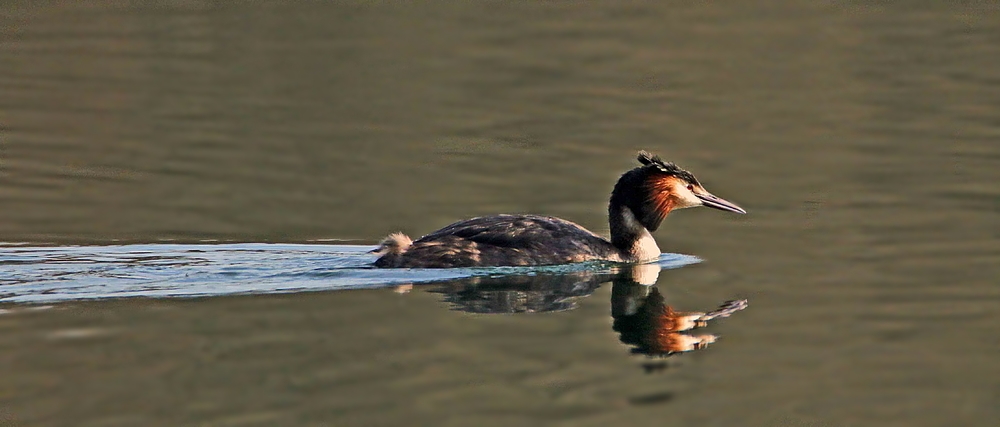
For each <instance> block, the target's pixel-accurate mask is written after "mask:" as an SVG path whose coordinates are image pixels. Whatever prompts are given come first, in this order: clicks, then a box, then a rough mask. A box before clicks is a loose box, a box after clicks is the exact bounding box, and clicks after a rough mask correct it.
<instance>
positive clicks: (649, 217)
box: [611, 151, 747, 231]
mask: <svg viewBox="0 0 1000 427" xmlns="http://www.w3.org/2000/svg"><path fill="white" fill-rule="evenodd" d="M639 163H642V166H640V167H637V168H635V169H632V170H630V171H628V172H626V173H625V174H624V175H622V177H621V178H620V179H619V180H618V183H617V184H615V189H614V191H613V192H612V193H611V206H612V207H614V206H624V207H627V208H629V209H630V210H631V211H632V215H634V216H635V218H636V219H637V220H638V221H639V222H640V223H642V225H643V226H644V227H646V229H647V230H649V231H656V229H657V228H658V227H659V226H660V222H662V221H663V218H664V217H666V216H667V214H668V213H670V211H672V210H674V209H683V208H692V207H695V206H708V207H710V208H715V209H720V210H724V211H728V212H734V213H739V214H745V213H747V211H745V210H743V208H741V207H739V206H737V205H736V204H734V203H731V202H728V201H726V200H723V199H721V198H718V197H716V196H714V195H713V194H712V193H709V192H708V190H705V187H703V186H702V185H701V183H700V182H698V179H697V178H695V177H694V175H693V174H691V172H688V171H686V170H684V169H681V168H680V167H678V166H677V165H675V164H673V163H670V162H664V161H663V160H661V159H660V157H659V156H654V155H652V154H649V153H648V152H646V151H640V152H639Z"/></svg>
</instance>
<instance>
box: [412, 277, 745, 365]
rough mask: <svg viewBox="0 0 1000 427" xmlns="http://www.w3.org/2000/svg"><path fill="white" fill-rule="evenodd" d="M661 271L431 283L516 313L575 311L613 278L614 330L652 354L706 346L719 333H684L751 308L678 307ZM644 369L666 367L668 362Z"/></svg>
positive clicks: (469, 305)
mask: <svg viewBox="0 0 1000 427" xmlns="http://www.w3.org/2000/svg"><path fill="white" fill-rule="evenodd" d="M659 272H660V266H659V265H657V264H638V265H627V266H624V265H619V266H613V267H611V268H604V269H600V268H595V269H594V270H586V271H574V272H569V273H561V274H557V273H545V274H537V273H536V274H531V275H527V274H521V275H504V276H492V277H469V278H463V279H457V280H450V281H445V282H439V283H436V284H428V285H429V286H431V287H432V290H431V292H436V293H441V294H444V299H445V301H447V302H449V303H451V304H452V307H453V309H455V310H460V311H466V312H470V313H505V314H511V313H538V312H550V311H561V310H571V309H573V308H575V307H576V304H577V301H579V300H580V299H582V298H584V297H587V296H589V295H590V294H592V293H593V292H594V291H595V290H597V289H598V288H599V287H600V286H601V285H602V284H604V283H607V282H608V281H611V282H612V283H613V286H612V288H611V315H612V317H613V318H614V323H613V326H612V329H614V331H615V332H618V334H619V339H620V340H621V342H623V343H625V344H628V345H630V346H632V350H631V351H632V353H636V354H645V355H649V356H669V355H671V354H675V353H680V352H686V351H692V350H697V349H701V348H705V346H707V345H708V344H711V343H713V342H715V340H716V339H718V337H717V336H715V335H711V334H704V335H689V334H685V333H683V332H684V331H688V330H691V329H695V328H700V327H704V326H706V325H707V324H708V322H709V321H711V320H714V319H718V318H721V317H728V316H729V315H731V314H733V313H735V312H737V311H740V310H743V309H745V308H746V307H747V300H734V301H727V302H726V303H724V304H723V305H722V306H720V307H719V308H718V309H716V310H713V311H710V312H707V313H703V312H678V311H674V309H673V308H672V307H670V306H668V305H666V304H665V302H664V298H663V295H661V294H660V291H659V290H658V289H657V288H656V286H655V285H654V283H656V281H657V278H658V277H659ZM435 285H436V286H435ZM410 288H412V285H406V287H405V288H404V291H408V290H409V289H410ZM397 291H400V289H397ZM645 367H646V368H647V369H663V368H665V367H666V365H664V364H662V363H660V364H654V365H646V366H645Z"/></svg>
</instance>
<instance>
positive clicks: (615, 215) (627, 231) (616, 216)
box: [608, 203, 660, 262]
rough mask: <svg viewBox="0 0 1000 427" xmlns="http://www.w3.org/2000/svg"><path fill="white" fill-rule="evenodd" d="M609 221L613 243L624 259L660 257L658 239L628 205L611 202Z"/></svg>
mask: <svg viewBox="0 0 1000 427" xmlns="http://www.w3.org/2000/svg"><path fill="white" fill-rule="evenodd" d="M608 222H609V225H610V226H611V244H612V245H614V246H615V248H617V249H618V250H619V251H620V252H621V254H622V258H623V260H624V261H626V262H638V261H648V260H653V259H656V258H659V256H660V247H659V246H657V245H656V240H654V239H653V235H652V234H650V233H649V230H648V229H646V227H645V226H643V225H642V223H640V222H639V220H638V219H637V218H636V216H635V213H634V212H632V209H629V208H628V206H625V205H621V204H614V203H613V204H611V206H610V207H609V208H608Z"/></svg>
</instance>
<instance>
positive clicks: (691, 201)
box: [675, 188, 702, 209]
mask: <svg viewBox="0 0 1000 427" xmlns="http://www.w3.org/2000/svg"><path fill="white" fill-rule="evenodd" d="M677 202H678V203H677V207H676V208H675V209H683V208H693V207H695V206H701V205H702V203H701V199H699V198H698V196H695V195H694V193H693V192H692V191H691V190H688V189H687V188H684V189H683V190H681V191H678V192H677Z"/></svg>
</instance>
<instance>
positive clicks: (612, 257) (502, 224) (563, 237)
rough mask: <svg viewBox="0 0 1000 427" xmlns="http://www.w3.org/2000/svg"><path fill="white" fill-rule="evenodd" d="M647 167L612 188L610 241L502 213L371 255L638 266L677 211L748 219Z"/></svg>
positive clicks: (671, 167)
mask: <svg viewBox="0 0 1000 427" xmlns="http://www.w3.org/2000/svg"><path fill="white" fill-rule="evenodd" d="M638 160H639V163H640V164H641V166H639V167H636V168H634V169H632V170H630V171H628V172H625V174H623V175H622V176H621V178H619V179H618V183H616V184H615V187H614V189H613V190H612V191H611V201H610V203H609V204H608V222H609V224H610V226H611V239H610V240H609V239H605V238H603V237H601V236H598V235H597V234H594V233H592V232H590V231H589V230H587V229H585V228H583V227H581V226H579V225H577V224H575V223H573V222H570V221H567V220H564V219H560V218H555V217H551V216H540V215H494V216H484V217H478V218H472V219H467V220H464V221H459V222H456V223H454V224H451V225H449V226H447V227H444V228H442V229H440V230H437V231H435V232H433V233H430V234H428V235H426V236H423V237H421V238H419V239H417V240H411V239H410V238H409V237H407V236H406V235H405V234H402V233H393V234H390V235H389V236H388V237H386V238H385V239H384V240H382V242H381V244H380V245H379V247H378V248H376V249H375V250H373V251H371V253H374V254H378V255H381V257H379V258H378V259H377V260H376V261H375V263H374V265H375V266H376V267H384V268H450V267H494V266H529V265H555V264H568V263H574V262H583V261H594V260H602V261H611V262H625V263H638V262H643V261H650V260H654V259H656V258H658V257H659V256H660V248H659V247H658V246H657V245H656V241H655V240H654V239H653V236H652V234H651V232H653V231H656V229H657V228H659V226H660V223H661V222H662V221H663V218H665V217H666V216H667V214H669V213H670V212H671V211H673V210H675V209H683V208H691V207H696V206H707V207H710V208H715V209H720V210H723V211H727V212H734V213H739V214H745V213H746V211H745V210H743V208H741V207H739V206H737V205H735V204H733V203H731V202H728V201H726V200H723V199H721V198H719V197H716V196H714V195H712V193H709V192H708V191H707V190H705V187H703V186H702V185H701V183H700V182H698V179H697V178H695V177H694V175H693V174H691V172H688V171H686V170H684V169H681V168H680V167H678V166H677V165H676V164H674V163H671V162H665V161H663V160H662V159H660V157H659V156H654V155H652V154H650V153H648V152H646V151H640V152H639V156H638Z"/></svg>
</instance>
